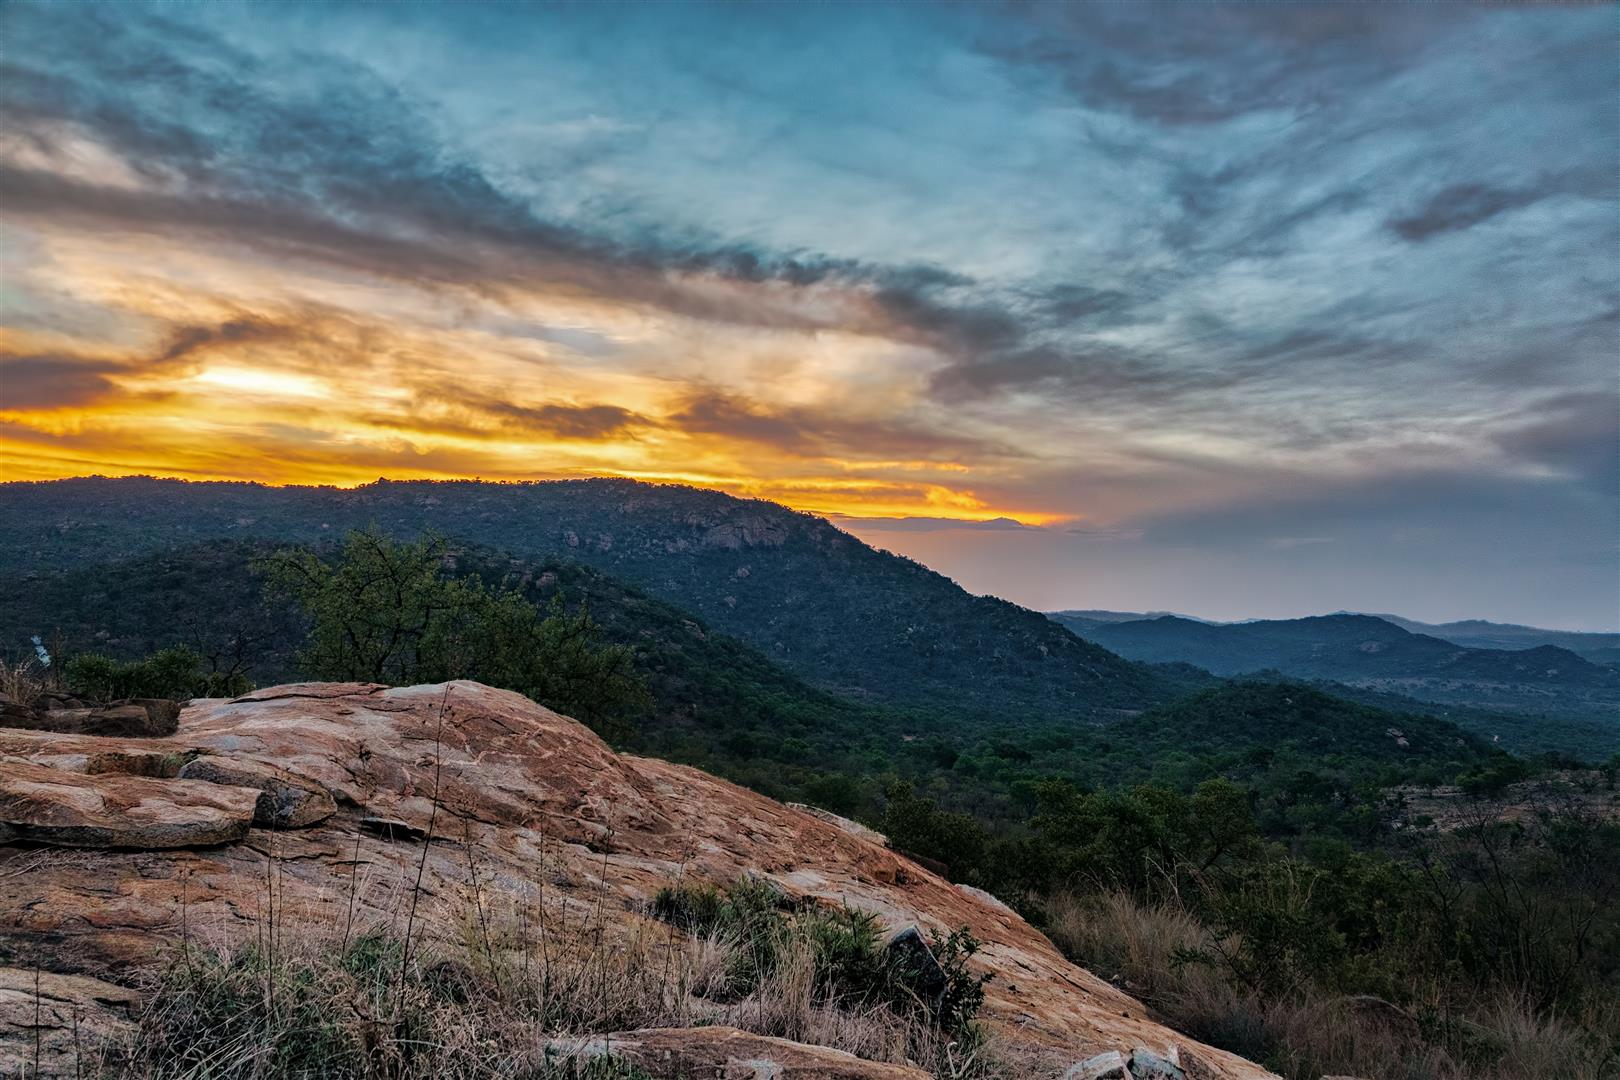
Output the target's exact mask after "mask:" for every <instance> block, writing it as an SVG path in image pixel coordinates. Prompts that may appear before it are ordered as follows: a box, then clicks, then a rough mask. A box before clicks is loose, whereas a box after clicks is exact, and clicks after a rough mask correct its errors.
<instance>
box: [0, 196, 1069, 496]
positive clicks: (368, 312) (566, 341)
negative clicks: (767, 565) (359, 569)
mask: <svg viewBox="0 0 1620 1080" xmlns="http://www.w3.org/2000/svg"><path fill="white" fill-rule="evenodd" d="M34 240H35V244H36V248H35V252H36V254H37V255H38V256H39V257H38V260H37V262H36V264H35V268H34V279H35V280H36V281H37V282H39V283H40V284H41V286H42V287H48V288H55V289H60V290H62V291H63V292H67V291H69V290H70V289H71V293H72V294H73V295H75V296H77V297H79V298H88V299H93V300H94V301H95V302H96V303H97V304H98V305H101V306H102V307H103V308H104V309H110V310H111V311H112V312H114V313H116V322H117V323H118V324H119V325H120V326H122V327H126V328H129V329H128V330H127V331H126V333H127V335H128V337H127V343H123V344H120V345H116V346H112V345H108V344H106V343H104V342H103V343H96V342H84V341H76V340H74V339H72V338H71V337H70V336H68V335H63V334H61V333H43V332H33V331H28V330H22V329H14V330H12V331H10V332H9V333H8V334H7V335H6V337H5V339H4V348H5V350H6V352H7V355H8V356H9V357H10V358H11V359H10V360H9V362H8V374H11V375H13V376H14V377H15V383H14V385H15V387H16V390H17V392H16V393H15V394H13V393H8V394H7V395H6V397H5V400H4V403H3V404H4V407H3V408H0V422H3V424H4V426H3V428H0V466H3V468H4V470H5V473H6V477H7V479H14V480H35V479H53V478H57V477H62V476H71V475H79V474H83V473H86V472H95V473H104V474H107V475H126V474H138V473H139V474H152V475H161V476H178V477H185V478H191V479H246V480H256V481H260V482H265V483H271V484H308V483H314V484H335V485H345V486H347V485H354V484H361V483H366V482H369V481H371V480H374V479H376V478H377V477H378V476H384V475H385V476H388V477H391V478H400V479H404V478H432V479H447V478H455V477H483V478H486V479H551V478H560V477H577V476H596V475H610V476H625V477H633V478H638V479H645V480H653V481H661V482H673V483H688V484H698V485H702V486H707V487H715V488H719V489H722V490H725V491H729V492H732V493H735V494H739V495H747V496H755V497H760V498H767V499H772V500H776V501H780V502H783V503H786V504H788V505H790V506H793V507H796V508H799V509H804V510H809V511H812V512H816V513H829V514H848V515H854V516H884V517H888V516H896V517H904V516H912V515H926V516H929V517H942V518H954V519H962V520H969V521H972V520H982V519H988V518H995V517H1011V518H1016V519H1018V520H1020V521H1023V522H1026V523H1029V524H1042V523H1048V522H1053V521H1059V520H1065V519H1067V518H1068V517H1070V516H1072V515H1068V514H1063V513H1058V512H1053V511H1050V510H1047V509H1043V508H1041V507H1038V506H1034V507H1032V506H1021V505H1007V504H1003V503H1001V502H998V501H996V500H994V499H987V498H984V497H981V496H980V495H979V494H977V493H976V492H975V490H974V485H975V480H976V478H979V477H982V476H986V475H988V473H989V472H991V471H993V466H990V467H987V465H986V463H985V462H984V461H983V460H982V458H983V457H984V454H983V451H982V448H981V447H978V446H976V445H975V443H974V440H972V439H970V438H954V437H952V438H946V437H941V436H939V435H937V434H936V433H934V432H933V431H931V430H930V429H928V428H927V426H926V425H924V424H922V423H918V424H917V425H915V426H912V425H908V424H907V423H905V422H896V412H897V411H898V412H900V413H902V414H903V413H904V412H905V410H906V409H907V408H909V407H910V406H911V405H912V404H914V403H915V402H916V401H917V400H918V391H919V387H918V380H917V377H916V375H915V372H914V371H909V369H906V368H901V369H899V370H898V372H897V371H896V370H895V369H894V368H893V365H885V364H884V362H883V361H884V359H885V353H886V352H891V351H893V350H894V349H895V348H896V346H895V344H894V343H893V342H889V341H886V340H884V339H882V338H881V337H878V336H873V335H868V334H861V333H851V332H847V331H838V330H831V329H828V330H823V331H817V332H815V333H813V334H809V335H806V334H804V333H802V332H798V331H795V332H791V333H789V332H784V331H781V330H778V329H774V328H770V327H763V328H754V327H748V328H740V329H739V328H732V327H718V328H717V327H714V326H709V325H703V324H701V323H699V322H697V321H695V320H692V319H690V318H684V317H681V316H678V315H671V314H669V313H667V312H659V311H655V310H648V309H646V308H644V307H638V306H635V305H627V304H624V303H620V302H616V301H614V299H613V298H612V297H603V296H591V295H583V294H582V293H581V292H580V290H578V289H577V288H572V287H570V288H565V289H562V288H560V289H556V290H549V289H534V290H519V291H511V290H508V291H506V292H504V293H503V295H502V296H501V297H500V299H499V300H498V301H491V300H489V299H488V298H484V297H478V296H473V295H469V294H467V293H465V292H460V291H456V292H453V293H451V294H448V295H447V294H445V293H444V292H442V291H436V290H408V289H400V288H398V287H395V288H394V289H392V290H386V291H384V290H382V289H381V287H380V284H379V283H376V282H366V281H363V280H355V279H346V280H338V279H334V278H333V277H331V276H330V275H329V273H327V272H323V270H322V268H320V267H313V268H312V267H308V266H301V265H296V264H295V265H292V266H270V265H262V264H260V263H258V262H257V261H255V260H246V261H243V260H239V259H233V258H225V257H222V256H221V255H220V253H219V252H217V251H214V250H212V249H211V248H209V247H206V246H203V247H197V246H192V245H181V244H174V243H165V242H162V241H160V240H159V239H158V238H156V237H152V236H126V237H123V238H119V237H115V236H112V235H108V234H99V235H95V236H85V235H83V234H80V233H76V232H58V231H56V230H52V229H48V228H46V229H39V230H38V231H36V232H35V234H34ZM203 283H206V284H203ZM698 285H699V287H700V290H701V291H703V292H704V293H705V294H706V295H709V296H711V297H712V296H713V295H714V294H716V293H717V292H720V291H727V290H729V291H732V292H735V287H734V286H728V287H727V290H721V289H720V288H719V287H718V286H717V285H716V284H715V283H706V282H700V283H698ZM819 302H820V303H821V304H823V305H824V306H829V307H842V308H856V307H859V306H860V304H861V302H862V301H861V298H860V297H859V296H856V295H839V294H836V293H828V294H827V295H825V296H822V297H820V298H819ZM582 348H583V349H584V351H583V352H582V351H581V349H582ZM593 351H594V355H593V354H592V353H593ZM39 356H49V357H51V361H50V365H51V366H50V368H49V370H48V372H46V373H45V377H42V378H40V379H38V380H37V382H38V384H39V391H38V392H37V393H31V390H32V388H33V385H34V381H33V380H30V379H29V376H31V375H33V374H34V372H33V371H31V370H30V360H29V358H30V357H39ZM886 368H887V369H888V370H887V371H886V370H885V369H886ZM852 384H854V385H853V386H852ZM721 387H724V389H723V390H722V389H721ZM975 457H977V458H980V459H981V460H971V459H972V458H975Z"/></svg>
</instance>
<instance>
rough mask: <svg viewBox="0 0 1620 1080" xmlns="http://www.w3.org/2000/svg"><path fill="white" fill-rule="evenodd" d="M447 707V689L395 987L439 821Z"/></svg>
mask: <svg viewBox="0 0 1620 1080" xmlns="http://www.w3.org/2000/svg"><path fill="white" fill-rule="evenodd" d="M449 705H450V688H449V687H448V686H446V687H445V688H444V697H443V698H442V699H440V701H439V716H438V719H437V721H435V723H434V725H433V809H432V810H431V811H430V812H429V813H428V827H427V835H426V836H424V837H423V838H422V857H421V858H420V859H419V860H417V863H416V882H415V884H413V885H412V886H411V913H410V915H408V916H407V917H406V919H405V944H404V946H403V947H402V949H401V950H400V955H399V985H400V989H401V990H403V989H404V988H405V971H406V969H407V968H408V967H409V966H410V962H411V932H412V930H413V929H414V928H415V925H416V907H417V904H418V902H420V900H421V899H422V874H423V872H425V871H426V870H427V860H428V849H430V848H431V847H432V846H433V827H434V825H435V824H437V822H438V820H439V783H440V781H441V779H442V778H443V775H444V714H445V710H446V709H447V708H449Z"/></svg>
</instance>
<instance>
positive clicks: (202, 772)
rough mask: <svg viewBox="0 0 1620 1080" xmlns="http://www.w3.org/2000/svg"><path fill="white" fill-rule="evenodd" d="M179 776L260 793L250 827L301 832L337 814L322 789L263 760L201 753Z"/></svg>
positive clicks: (335, 806) (183, 767) (324, 790)
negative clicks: (304, 828) (305, 827)
mask: <svg viewBox="0 0 1620 1080" xmlns="http://www.w3.org/2000/svg"><path fill="white" fill-rule="evenodd" d="M178 775H179V777H180V779H182V780H201V781H203V782H204V783H208V784H222V785H226V786H230V787H245V788H253V789H254V790H255V791H257V792H259V801H258V805H257V807H256V809H255V811H254V814H253V824H255V825H262V826H264V827H265V828H267V829H301V828H303V827H304V826H306V825H313V824H315V823H316V822H317V821H325V820H326V819H327V818H329V817H331V816H332V815H333V813H335V812H336V811H337V804H336V803H335V802H333V801H332V796H330V795H328V794H327V793H326V789H325V788H323V787H321V786H320V785H319V784H316V783H312V782H311V781H308V780H304V779H301V778H300V777H297V776H294V775H293V774H292V773H290V772H288V771H287V770H285V769H278V768H276V767H275V766H274V765H266V764H264V763H263V762H262V761H253V760H251V759H248V758H230V757H225V756H222V755H219V754H204V755H202V756H201V757H196V758H193V759H191V760H190V761H188V762H186V764H185V765H183V766H182V767H181V769H180V772H179V774H178Z"/></svg>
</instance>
